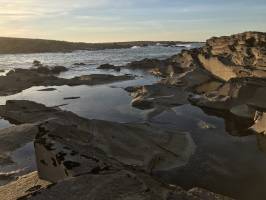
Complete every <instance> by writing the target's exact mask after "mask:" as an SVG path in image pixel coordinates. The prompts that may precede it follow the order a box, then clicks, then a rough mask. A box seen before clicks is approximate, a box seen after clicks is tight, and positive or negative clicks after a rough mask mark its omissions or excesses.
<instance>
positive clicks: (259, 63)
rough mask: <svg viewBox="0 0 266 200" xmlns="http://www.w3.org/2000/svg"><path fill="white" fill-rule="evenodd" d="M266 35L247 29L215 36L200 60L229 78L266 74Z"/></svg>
mask: <svg viewBox="0 0 266 200" xmlns="http://www.w3.org/2000/svg"><path fill="white" fill-rule="evenodd" d="M265 41H266V34H265V33H261V32H245V33H241V34H236V35H232V36H226V37H219V38H216V37H214V38H211V39H209V40H207V43H206V46H204V47H203V48H202V49H201V52H200V53H199V54H198V59H199V60H200V63H201V65H202V66H203V67H204V68H205V69H207V70H208V71H210V72H211V73H212V74H213V75H214V76H216V77H218V78H220V79H222V80H224V81H228V80H230V79H231V78H236V77H266V68H265V67H266V48H265Z"/></svg>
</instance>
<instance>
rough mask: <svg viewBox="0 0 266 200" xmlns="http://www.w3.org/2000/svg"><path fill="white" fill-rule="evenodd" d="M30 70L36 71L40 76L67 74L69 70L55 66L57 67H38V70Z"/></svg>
mask: <svg viewBox="0 0 266 200" xmlns="http://www.w3.org/2000/svg"><path fill="white" fill-rule="evenodd" d="M30 70H32V71H36V72H37V73H40V74H51V75H53V74H60V73H61V72H66V71H68V69H67V68H66V67H64V66H55V67H49V66H38V67H37V68H31V69H30Z"/></svg>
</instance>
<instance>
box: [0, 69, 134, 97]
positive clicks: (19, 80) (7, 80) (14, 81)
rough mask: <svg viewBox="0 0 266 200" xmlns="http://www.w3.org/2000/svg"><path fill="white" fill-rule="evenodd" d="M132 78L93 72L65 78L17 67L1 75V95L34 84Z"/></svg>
mask: <svg viewBox="0 0 266 200" xmlns="http://www.w3.org/2000/svg"><path fill="white" fill-rule="evenodd" d="M131 79H134V77H133V76H130V75H120V76H114V75H109V74H91V75H83V76H79V77H74V78H72V79H64V78H59V77H57V76H55V75H54V74H52V73H44V72H42V71H41V72H40V71H38V70H36V69H15V70H13V71H10V72H8V73H7V75H6V76H0V95H1V96H6V95H12V94H16V93H19V92H21V91H22V90H25V89H27V88H30V87H32V86H61V85H69V86H77V85H98V84H106V83H112V82H116V81H125V80H131Z"/></svg>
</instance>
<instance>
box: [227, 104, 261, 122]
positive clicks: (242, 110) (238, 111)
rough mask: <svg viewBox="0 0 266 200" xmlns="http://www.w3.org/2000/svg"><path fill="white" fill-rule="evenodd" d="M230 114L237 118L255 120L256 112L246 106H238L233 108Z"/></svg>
mask: <svg viewBox="0 0 266 200" xmlns="http://www.w3.org/2000/svg"><path fill="white" fill-rule="evenodd" d="M230 112H231V113H232V114H234V115H236V116H239V117H244V118H249V119H253V118H254V117H255V113H256V110H255V109H254V108H252V107H250V106H248V105H246V104H242V105H238V106H235V107H233V108H231V110H230Z"/></svg>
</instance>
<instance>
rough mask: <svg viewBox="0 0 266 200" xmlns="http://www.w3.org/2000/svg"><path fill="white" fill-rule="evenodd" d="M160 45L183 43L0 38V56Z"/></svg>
mask: <svg viewBox="0 0 266 200" xmlns="http://www.w3.org/2000/svg"><path fill="white" fill-rule="evenodd" d="M156 43H160V44H162V45H166V46H171V45H175V44H179V43H182V44H184V42H176V41H175V42H174V41H167V42H165V41H164V42H151V41H137V42H117V43H81V42H79V43H75V42H65V41H56V40H42V39H24V38H7V37H0V54H13V53H43V52H71V51H75V50H102V49H121V48H130V47H132V46H147V45H155V44H156Z"/></svg>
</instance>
